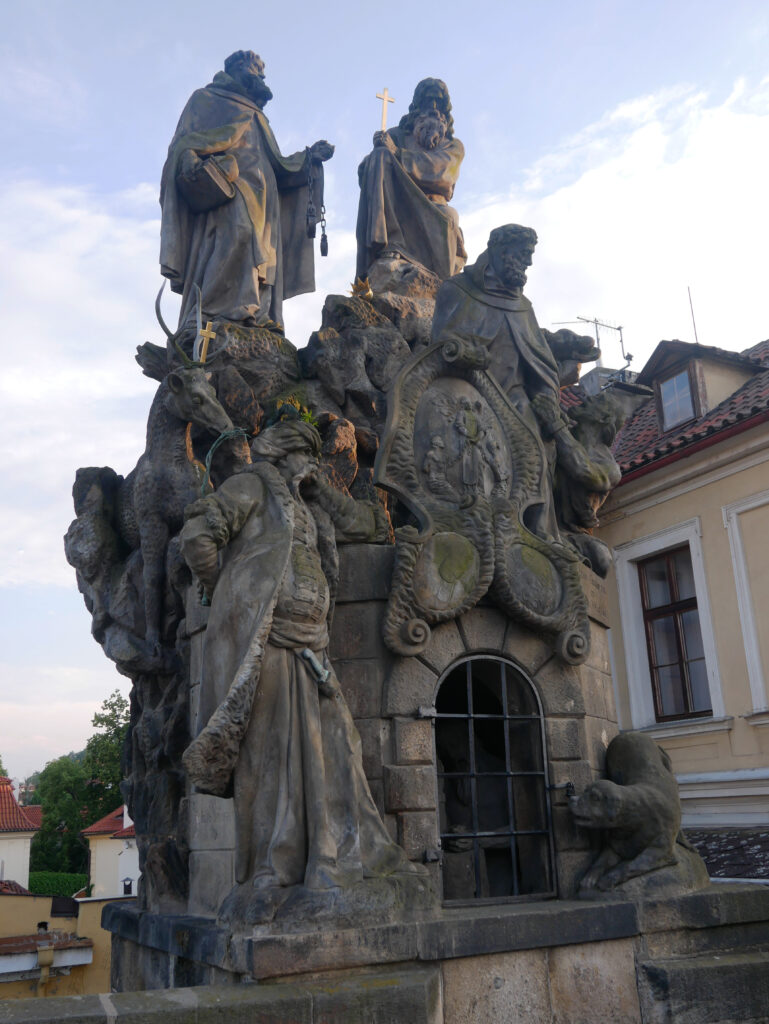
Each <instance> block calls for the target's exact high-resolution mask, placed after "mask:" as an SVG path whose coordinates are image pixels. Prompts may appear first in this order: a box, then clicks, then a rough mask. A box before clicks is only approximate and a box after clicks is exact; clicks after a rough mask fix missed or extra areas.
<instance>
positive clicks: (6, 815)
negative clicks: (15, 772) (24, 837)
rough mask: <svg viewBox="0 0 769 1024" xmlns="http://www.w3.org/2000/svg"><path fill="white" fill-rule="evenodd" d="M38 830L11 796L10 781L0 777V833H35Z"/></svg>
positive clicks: (38, 826) (36, 825) (11, 786)
mask: <svg viewBox="0 0 769 1024" xmlns="http://www.w3.org/2000/svg"><path fill="white" fill-rule="evenodd" d="M39 828H40V825H39V824H36V823H35V821H33V820H32V818H30V817H28V816H27V815H26V814H25V812H24V808H22V807H21V806H20V805H19V803H18V801H17V800H16V797H15V796H14V795H13V785H12V784H11V780H10V779H8V778H5V777H3V776H0V832H37V830H38V829H39Z"/></svg>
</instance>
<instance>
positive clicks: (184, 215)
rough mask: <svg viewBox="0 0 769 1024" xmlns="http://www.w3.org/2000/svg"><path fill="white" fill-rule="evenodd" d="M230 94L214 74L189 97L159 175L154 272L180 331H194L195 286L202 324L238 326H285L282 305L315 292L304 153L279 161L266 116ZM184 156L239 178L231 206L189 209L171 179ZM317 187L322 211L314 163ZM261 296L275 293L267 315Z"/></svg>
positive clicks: (319, 171)
mask: <svg viewBox="0 0 769 1024" xmlns="http://www.w3.org/2000/svg"><path fill="white" fill-rule="evenodd" d="M228 86H229V88H228ZM235 88H236V86H235V83H234V81H233V79H232V78H230V76H229V75H226V74H225V73H224V72H221V71H220V72H218V73H217V74H216V75H215V76H214V80H213V82H212V83H211V84H210V85H207V86H206V87H205V88H203V89H198V90H197V91H196V92H194V93H193V94H192V96H191V97H190V99H189V101H188V102H187V105H186V107H185V108H184V110H183V111H182V115H181V117H180V119H179V124H178V125H177V128H176V133H175V135H174V137H173V139H172V141H171V145H170V146H169V150H168V158H167V160H166V163H165V166H164V168H163V175H162V179H161V186H160V205H161V209H162V221H161V230H160V265H161V273H162V274H163V275H164V276H165V277H167V278H169V279H170V281H171V288H172V290H173V291H175V292H181V293H182V309H181V314H180V319H179V323H180V324H184V323H188V322H191V321H192V322H194V316H195V301H196V299H195V291H194V288H193V285H195V284H197V285H199V286H200V290H201V293H202V307H203V312H204V314H205V315H206V316H209V317H211V318H222V319H227V320H235V321H239V320H246V319H248V318H250V317H256V318H258V319H263V318H264V317H265V316H268V317H269V318H270V319H272V320H275V321H277V322H282V303H283V299H287V298H291V296H292V295H301V294H302V293H304V292H311V291H314V290H315V269H314V259H313V242H312V239H310V238H308V237H307V230H306V215H307V201H308V194H309V189H308V182H307V170H308V154H307V152H306V151H302V152H299V153H295V154H293V155H292V156H283V155H282V154H281V152H280V150H279V149H278V144H277V142H276V141H275V136H274V135H273V134H272V129H271V128H270V124H269V121H268V120H267V118H266V117H265V115H264V113H263V112H262V111H261V110H260V109H259V107H258V106H257V105H256V104H255V103H254V102H253V101H251V100H250V99H248V97H246V96H244V95H243V94H242V93H240V92H237V91H234V89H235ZM186 150H192V151H193V152H194V153H196V154H197V155H198V156H199V157H201V158H202V159H206V158H212V157H218V158H219V159H220V160H221V162H220V168H221V169H222V170H223V171H224V173H225V174H226V175H227V176H228V177H229V176H230V175H234V174H237V176H236V177H233V178H232V179H231V185H232V186H233V191H234V195H233V197H232V198H231V199H226V200H225V201H224V202H222V203H221V205H219V206H216V207H214V208H213V209H209V210H205V211H203V212H195V211H194V210H192V209H191V207H190V206H189V205H188V203H187V202H186V200H185V199H184V198H183V196H182V195H181V194H180V193H179V188H178V184H177V180H176V179H177V174H178V173H179V170H180V161H181V159H182V156H183V154H184V153H185V151H186ZM222 158H225V159H222ZM232 158H234V164H233V162H232ZM313 178H314V185H313V200H314V203H315V207H316V209H317V210H320V208H321V204H322V196H323V167H322V164H320V163H316V162H314V163H313ZM265 287H266V288H267V289H271V294H270V296H269V305H268V308H264V306H265V305H266V303H265V302H263V301H261V300H260V289H264V288H265Z"/></svg>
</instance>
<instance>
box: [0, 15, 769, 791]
mask: <svg viewBox="0 0 769 1024" xmlns="http://www.w3.org/2000/svg"><path fill="white" fill-rule="evenodd" d="M269 7H270V9H269V10H265V9H263V8H261V9H260V5H255V4H246V3H242V2H240V0H232V2H230V3H229V4H228V5H226V8H225V7H224V6H223V5H217V4H212V3H211V2H210V0H208V2H206V3H202V2H198V0H192V2H187V3H180V2H167V3H165V4H156V5H151V4H148V3H144V2H139V3H133V4H132V5H126V4H120V5H118V4H116V3H104V2H102V3H99V4H96V3H90V2H78V3H77V4H73V3H72V2H70V3H62V2H55V0H40V2H38V3H34V4H31V5H26V6H24V7H22V6H18V5H17V7H16V8H15V9H13V10H10V11H8V12H6V13H4V16H3V36H2V40H0V55H1V58H2V75H0V123H2V124H3V125H4V135H5V138H6V140H13V141H12V142H11V144H10V145H7V146H6V148H5V152H4V154H3V173H2V175H0V223H2V225H3V228H2V231H0V309H2V321H0V322H1V323H2V329H3V335H4V347H5V359H4V369H3V373H2V375H0V396H2V402H3V409H4V411H5V416H4V430H3V446H2V447H3V470H4V471H3V486H2V489H1V490H0V513H1V514H0V550H2V552H3V554H2V556H0V623H2V625H1V626H0V629H1V630H2V633H0V640H1V641H2V646H0V672H2V677H1V679H0V685H2V690H0V754H2V757H3V760H4V762H5V765H6V767H7V768H8V770H9V771H10V772H11V773H12V774H13V775H17V776H24V775H26V774H27V773H29V772H30V771H32V770H34V769H35V768H39V767H42V766H43V765H44V764H45V762H46V761H47V760H49V759H51V758H53V757H56V756H58V755H60V754H62V753H66V752H67V751H69V750H71V749H73V748H75V749H77V748H79V747H82V746H83V744H84V742H85V740H86V738H87V736H88V735H89V733H90V729H91V726H90V721H91V717H92V715H93V713H94V711H95V710H96V708H97V707H98V705H99V704H100V702H101V701H102V700H103V698H104V697H105V696H107V695H108V694H109V692H110V691H111V690H112V689H113V688H114V687H115V686H120V687H121V688H122V689H123V690H124V692H127V688H128V684H127V681H126V680H123V679H122V678H121V677H120V676H118V675H117V673H116V672H115V671H114V669H112V667H111V666H110V664H109V663H108V662H107V661H106V659H105V658H104V657H103V655H102V654H101V652H100V650H99V648H98V647H97V646H96V644H95V643H94V642H93V641H92V640H91V638H90V636H89V620H88V616H87V613H86V611H85V609H84V607H83V605H82V600H81V598H80V596H79V594H78V593H77V590H76V587H75V583H74V573H73V571H72V570H71V569H70V568H69V566H67V564H66V562H65V560H64V555H63V550H62V544H61V537H62V535H63V533H64V532H65V530H66V528H67V525H68V524H69V521H70V519H71V518H72V511H71V501H70V488H71V484H72V481H73V479H74V472H75V469H76V468H77V467H78V466H81V465H111V466H113V467H114V468H115V469H116V470H117V471H118V472H121V473H127V472H128V471H129V470H130V469H131V468H132V466H133V465H134V463H135V461H136V459H137V458H138V455H139V453H140V452H141V450H142V448H143V436H144V427H145V421H146V413H147V409H148V407H149V403H150V401H151V399H152V394H153V385H152V383H151V382H150V381H148V380H146V378H144V377H142V375H141V373H140V371H139V369H138V367H137V366H136V364H135V363H134V361H133V354H134V351H135V347H136V345H137V344H140V343H141V342H143V341H145V340H154V341H159V340H161V339H160V338H159V331H158V329H157V326H156V324H155V321H154V314H153V308H152V306H153V301H154V296H155V293H156V291H157V288H158V286H159V280H160V279H159V275H158V270H157V249H158V231H159V220H158V207H157V188H158V182H159V178H160V170H161V167H162V164H163V160H164V158H165V152H166V148H167V145H168V142H169V140H170V138H171V135H172V134H173V129H174V126H175V124H176V120H177V118H178V116H179V113H180V112H181V109H182V106H183V105H184V102H185V100H186V99H187V97H188V96H189V94H190V93H191V92H192V90H193V89H195V88H197V87H198V86H200V85H203V84H205V83H206V82H207V81H209V80H210V79H211V77H212V76H213V74H214V73H215V71H216V70H218V69H219V68H220V67H221V65H222V62H223V60H224V58H225V57H226V56H227V55H228V54H229V53H230V52H232V51H233V50H235V49H238V48H245V49H254V50H256V51H257V52H259V53H260V54H261V56H262V57H263V58H264V60H265V61H266V64H267V80H268V83H269V84H270V87H271V88H272V90H273V93H274V95H275V99H274V100H273V101H272V103H271V104H270V105H269V106H268V108H267V113H268V115H269V117H270V120H271V122H272V125H273V128H274V130H275V134H276V136H277V139H278V141H279V144H280V145H281V147H282V149H283V151H284V152H293V151H294V150H296V149H300V148H303V147H304V146H305V145H307V144H309V143H311V142H313V141H315V140H316V139H318V138H328V139H329V140H330V141H332V142H334V143H335V144H336V146H337V150H336V154H335V156H334V159H333V160H332V161H331V163H330V164H327V165H326V166H327V207H328V221H329V239H330V246H331V255H330V256H329V258H328V259H327V260H323V261H320V260H319V259H318V261H317V270H318V274H317V276H318V291H317V292H316V293H315V294H314V295H310V296H303V297H301V298H298V299H295V300H292V301H291V302H290V303H288V305H287V307H286V322H287V329H288V334H289V336H290V337H291V338H292V340H293V341H294V343H295V344H297V345H298V346H301V345H303V344H305V343H306V341H307V338H308V337H309V334H310V333H311V331H312V330H314V329H315V328H316V327H317V326H318V325H319V321H320V309H321V306H322V302H323V297H324V295H325V294H326V293H328V292H340V291H344V290H346V289H347V287H348V286H349V282H350V280H351V275H352V272H353V267H354V251H355V242H354V234H353V232H354V224H355V212H356V205H357V192H358V190H357V178H356V168H357V165H358V163H359V161H360V159H361V158H362V157H363V156H364V155H365V153H366V152H367V151H368V149H369V147H370V143H371V135H372V133H373V131H374V130H375V129H376V128H377V127H378V122H379V116H380V114H379V110H380V105H379V103H378V101H377V100H376V99H375V94H376V92H378V91H381V89H382V87H383V86H385V85H386V86H387V87H388V88H389V91H390V94H391V95H392V96H394V97H395V99H396V102H395V104H393V106H392V107H391V114H390V123H394V122H395V121H396V120H397V119H398V118H399V117H400V116H401V114H402V113H403V112H404V111H405V109H406V107H407V105H408V102H409V100H410V98H411V95H412V93H413V89H414V86H415V85H416V83H417V82H418V81H419V80H420V79H421V78H423V77H426V76H428V75H430V76H435V77H440V78H443V79H444V80H445V81H446V82H447V84H448V86H449V89H450V92H451V98H452V103H453V107H454V111H453V112H454V118H455V127H456V133H457V135H458V136H459V138H461V139H462V141H463V142H464V144H465V148H466V152H467V156H466V158H465V162H464V165H463V168H462V173H461V177H460V181H459V184H458V186H457V190H456V194H455V199H454V205H455V206H456V208H457V209H458V211H459V214H460V219H461V223H462V226H463V228H464V231H465V236H466V241H467V247H468V250H469V252H470V256H471V259H474V258H475V257H476V256H477V255H478V254H479V252H480V251H481V250H482V249H483V247H484V244H485V240H486V237H487V236H488V232H489V230H490V229H491V228H492V227H494V226H495V225H496V224H500V223H505V222H508V221H512V220H515V221H519V222H522V223H527V224H531V225H532V226H533V227H535V228H536V229H537V231H538V234H539V237H540V244H539V248H538V250H537V254H536V257H535V264H534V266H533V268H532V270H531V273H530V275H529V287H528V293H529V295H530V297H531V298H532V300H533V301H534V304H535V308H536V310H537V313H538V316H539V319H540V322H541V323H542V324H543V325H544V326H548V327H549V326H552V325H553V324H555V323H557V322H559V321H565V320H573V319H574V318H575V317H576V316H578V315H582V316H591V317H592V316H597V317H599V318H601V319H605V320H608V321H610V322H612V323H616V324H622V325H623V327H624V330H625V341H626V345H627V348H628V349H629V350H630V351H631V352H633V353H634V355H635V362H634V364H633V365H634V367H635V368H638V369H640V367H641V366H642V365H643V362H644V361H645V359H646V358H647V357H648V355H649V354H650V352H651V351H652V349H653V348H654V346H655V344H656V343H657V342H658V341H659V340H660V339H662V338H671V337H679V338H682V339H684V340H693V335H692V327H691V318H690V314H689V306H688V298H687V291H686V289H687V286H690V287H691V290H692V296H693V299H694V305H695V312H696V315H697V327H698V331H699V336H700V341H702V342H703V343H705V344H712V345H721V346H723V347H725V348H730V349H741V348H745V347H747V346H749V345H752V344H754V343H756V342H757V341H759V340H761V339H762V338H765V337H766V336H767V334H769V323H767V320H768V318H767V314H766V306H765V302H764V301H763V295H764V293H765V291H766V284H765V281H766V270H767V259H766V254H765V242H764V239H765V238H766V237H769V214H768V213H767V204H766V166H767V162H768V158H769V77H767V76H769V61H768V60H767V57H766V54H767V53H769V8H768V7H767V5H766V3H765V2H763V0H762V2H759V0H755V2H748V0H733V2H731V3H729V4H723V3H722V2H713V0H699V2H697V3H694V2H688V0H668V2H666V3H661V2H653V0H652V2H647V3H645V4H638V3H637V0H636V2H632V3H631V2H624V0H619V2H614V3H611V2H598V0H594V2H589V0H588V2H578V0H572V2H563V0H552V2H547V0H542V2H540V3H538V4H534V3H527V4H523V3H519V2H517V0H508V2H495V0H492V2H487V3H485V4H483V5H475V6H474V5H472V4H469V3H459V2H454V0H450V2H445V3H443V4H441V5H416V4H413V3H409V4H407V3H403V2H392V3H390V4H389V5H381V7H380V8H375V7H374V5H370V6H366V5H362V4H353V3H348V2H342V3H336V4H334V5H333V7H332V5H322V6H321V5H310V4H305V3H290V2H286V3H282V4H271V5H269ZM173 315H174V314H173V300H172V299H169V300H168V313H167V319H168V318H171V317H173ZM605 351H606V361H607V362H608V363H616V362H617V359H618V358H619V352H618V350H617V348H616V346H615V345H614V343H613V341H612V340H610V336H609V335H607V343H606V344H605Z"/></svg>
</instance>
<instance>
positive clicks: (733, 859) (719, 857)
mask: <svg viewBox="0 0 769 1024" xmlns="http://www.w3.org/2000/svg"><path fill="white" fill-rule="evenodd" d="M685 832H686V838H687V839H688V840H689V841H690V842H691V844H692V845H693V846H695V847H696V848H697V852H698V853H699V855H700V856H701V857H702V859H703V860H704V861H705V863H706V865H707V868H708V874H709V875H710V877H711V878H761V879H764V878H765V879H769V829H766V828H762V829H758V828H728V829H727V828H719V829H701V828H696V829H695V828H687V829H686V830H685Z"/></svg>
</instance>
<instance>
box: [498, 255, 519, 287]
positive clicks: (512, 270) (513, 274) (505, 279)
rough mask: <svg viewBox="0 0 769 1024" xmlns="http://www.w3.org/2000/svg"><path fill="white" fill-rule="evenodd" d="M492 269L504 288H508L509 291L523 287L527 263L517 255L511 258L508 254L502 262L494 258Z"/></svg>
mask: <svg viewBox="0 0 769 1024" xmlns="http://www.w3.org/2000/svg"><path fill="white" fill-rule="evenodd" d="M493 269H494V273H495V274H496V275H497V277H498V278H499V280H500V281H501V282H502V284H503V285H504V286H505V288H509V289H510V290H511V291H512V290H514V289H517V288H523V286H524V285H525V284H526V271H527V270H528V264H527V263H525V262H524V260H522V259H520V258H518V257H512V258H511V257H509V256H508V257H507V259H506V260H505V261H504V262H502V261H500V260H494V261H493Z"/></svg>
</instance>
